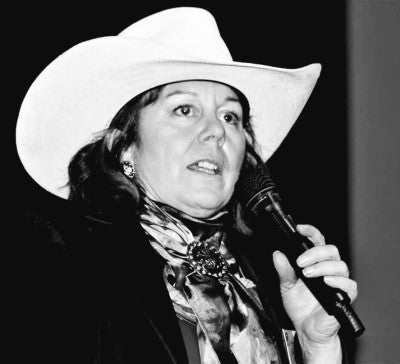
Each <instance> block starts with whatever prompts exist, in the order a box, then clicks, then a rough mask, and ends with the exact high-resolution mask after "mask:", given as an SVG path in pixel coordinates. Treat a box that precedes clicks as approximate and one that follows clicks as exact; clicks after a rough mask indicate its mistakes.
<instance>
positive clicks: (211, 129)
mask: <svg viewBox="0 0 400 364" xmlns="http://www.w3.org/2000/svg"><path fill="white" fill-rule="evenodd" d="M199 138H200V141H201V142H216V143H217V145H218V147H222V146H223V145H224V143H225V128H224V126H223V125H222V122H221V121H220V120H219V119H218V118H217V117H215V116H209V117H207V119H206V120H204V124H203V128H202V130H201V132H200V136H199Z"/></svg>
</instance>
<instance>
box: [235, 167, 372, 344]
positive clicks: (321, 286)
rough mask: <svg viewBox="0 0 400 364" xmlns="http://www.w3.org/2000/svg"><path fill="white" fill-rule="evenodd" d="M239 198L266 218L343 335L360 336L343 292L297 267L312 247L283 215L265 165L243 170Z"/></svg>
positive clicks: (359, 324)
mask: <svg viewBox="0 0 400 364" xmlns="http://www.w3.org/2000/svg"><path fill="white" fill-rule="evenodd" d="M237 188H238V194H239V196H240V199H241V202H242V204H243V206H244V207H245V209H246V210H247V211H249V212H251V213H252V214H253V215H255V216H257V217H263V216H264V215H269V216H271V217H272V219H273V221H275V223H276V224H277V226H278V227H279V228H280V230H281V231H282V232H283V235H284V237H285V238H286V239H284V241H283V242H282V249H281V250H282V252H283V253H285V255H286V256H287V258H288V260H289V262H290V264H291V265H292V267H293V268H294V270H295V272H296V275H297V277H299V278H301V279H302V281H303V282H304V284H305V285H306V286H307V287H308V289H309V290H310V291H311V293H312V294H313V295H314V296H315V298H316V299H317V300H318V302H319V303H320V304H321V306H322V307H323V308H324V309H325V311H326V312H327V313H328V314H329V315H333V316H335V318H336V319H337V321H338V322H339V324H340V325H341V327H342V329H343V330H344V331H345V333H346V334H348V335H350V336H352V337H357V336H360V335H361V334H362V333H363V332H364V330H365V327H364V326H363V324H362V322H361V320H360V319H359V318H358V316H357V314H356V313H355V311H354V309H353V307H352V306H351V304H350V298H349V296H348V295H347V293H346V292H343V291H342V290H340V289H337V288H333V287H330V286H328V285H327V284H325V282H324V280H323V277H315V278H308V277H305V276H304V275H303V273H302V269H301V268H300V267H298V266H297V264H296V259H297V258H298V256H299V255H301V254H302V253H303V252H305V251H306V250H308V249H311V248H312V247H314V244H313V243H312V242H311V240H309V239H308V238H307V237H305V236H303V235H301V234H300V233H299V232H298V231H297V230H296V224H295V223H294V221H293V219H292V217H291V216H290V215H288V214H286V213H285V212H284V210H283V208H282V205H281V198H280V197H279V194H278V193H277V192H276V190H275V184H274V182H273V181H272V180H271V177H270V174H269V171H268V169H267V167H266V166H265V165H264V164H261V165H260V164H259V165H257V166H256V167H244V170H243V171H242V175H241V177H240V179H239V180H238V183H237Z"/></svg>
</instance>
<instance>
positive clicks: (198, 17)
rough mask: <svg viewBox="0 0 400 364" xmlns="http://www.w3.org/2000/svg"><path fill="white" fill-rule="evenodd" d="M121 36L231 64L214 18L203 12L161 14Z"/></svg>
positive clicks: (183, 9) (182, 10) (185, 10)
mask: <svg viewBox="0 0 400 364" xmlns="http://www.w3.org/2000/svg"><path fill="white" fill-rule="evenodd" d="M119 36H122V37H131V38H140V39H146V40H149V41H153V42H156V43H162V44H164V45H166V46H168V47H172V48H175V49H177V50H179V52H180V53H183V54H186V55H187V56H189V57H190V58H194V59H196V60H209V61H214V62H222V63H224V62H231V61H232V56H231V54H230V52H229V50H228V47H227V46H226V44H225V42H224V41H223V39H222V37H221V35H220V32H219V30H218V26H217V23H216V21H215V19H214V17H213V16H212V14H210V13H209V12H208V11H207V10H205V9H201V8H193V7H180V8H173V9H168V10H164V11H161V12H159V13H156V14H153V15H150V16H147V17H146V18H143V19H141V20H139V21H138V22H136V23H134V24H132V25H131V26H129V27H128V28H126V29H125V30H123V31H122V32H121V33H119Z"/></svg>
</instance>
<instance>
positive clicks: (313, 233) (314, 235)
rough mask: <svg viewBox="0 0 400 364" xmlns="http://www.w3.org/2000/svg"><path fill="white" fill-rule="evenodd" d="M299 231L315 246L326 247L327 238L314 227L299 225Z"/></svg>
mask: <svg viewBox="0 0 400 364" xmlns="http://www.w3.org/2000/svg"><path fill="white" fill-rule="evenodd" d="M296 229H297V231H298V232H299V233H300V234H301V235H304V236H306V237H308V238H309V239H310V240H311V241H312V243H313V244H314V245H324V244H325V237H324V236H323V235H322V233H321V232H320V231H319V230H318V229H317V228H316V227H314V226H312V225H307V224H303V225H297V226H296Z"/></svg>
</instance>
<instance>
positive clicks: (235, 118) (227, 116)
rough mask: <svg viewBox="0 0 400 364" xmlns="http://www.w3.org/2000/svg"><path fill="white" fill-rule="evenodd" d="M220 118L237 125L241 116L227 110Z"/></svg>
mask: <svg viewBox="0 0 400 364" xmlns="http://www.w3.org/2000/svg"><path fill="white" fill-rule="evenodd" d="M221 118H222V119H223V121H225V122H226V123H228V124H233V125H238V124H240V123H241V121H242V118H241V117H240V116H239V115H238V114H237V113H235V112H233V111H229V112H228V111H227V112H224V113H222V114H221Z"/></svg>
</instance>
